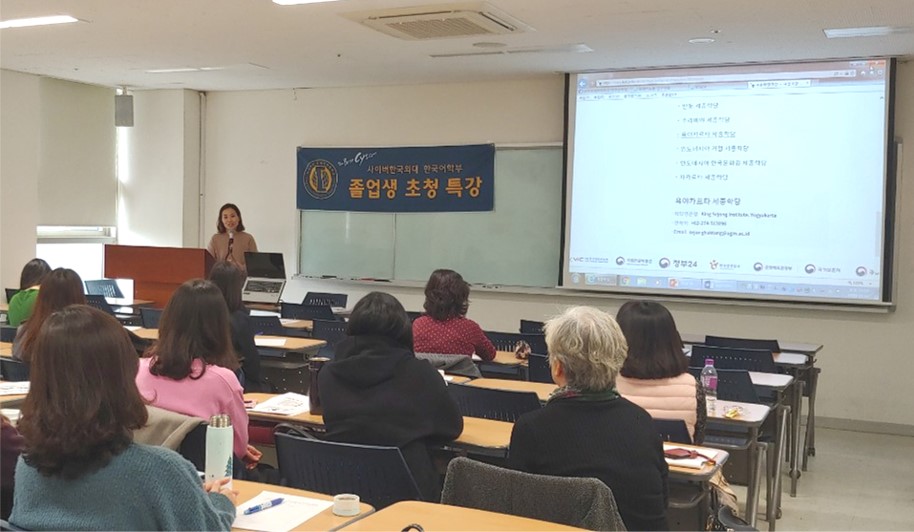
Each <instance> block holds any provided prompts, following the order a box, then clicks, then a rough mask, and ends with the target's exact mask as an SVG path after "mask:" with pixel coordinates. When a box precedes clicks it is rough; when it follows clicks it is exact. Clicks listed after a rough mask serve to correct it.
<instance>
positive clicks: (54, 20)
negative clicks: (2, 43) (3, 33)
mask: <svg viewBox="0 0 914 532" xmlns="http://www.w3.org/2000/svg"><path fill="white" fill-rule="evenodd" d="M71 22H79V20H77V19H75V18H73V17H71V16H70V15H54V16H51V17H32V18H14V19H10V20H4V21H3V22H0V30H2V29H6V28H27V27H29V26H50V25H51V24H69V23H71Z"/></svg>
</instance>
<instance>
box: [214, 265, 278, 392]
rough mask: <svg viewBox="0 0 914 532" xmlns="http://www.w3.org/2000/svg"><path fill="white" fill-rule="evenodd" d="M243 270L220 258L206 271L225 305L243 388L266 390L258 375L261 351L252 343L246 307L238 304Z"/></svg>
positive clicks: (252, 335) (252, 332)
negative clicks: (238, 361) (239, 361)
mask: <svg viewBox="0 0 914 532" xmlns="http://www.w3.org/2000/svg"><path fill="white" fill-rule="evenodd" d="M244 277H245V274H244V271H243V270H242V269H241V268H240V267H238V266H237V265H235V264H234V263H232V262H228V261H224V260H223V261H219V262H217V263H216V264H214V265H213V269H212V270H210V272H209V280H210V281H212V283H213V284H215V285H216V287H217V288H219V290H220V291H221V292H222V297H223V298H224V299H225V303H226V305H227V306H228V311H229V329H230V330H231V333H232V347H233V348H234V349H235V353H237V354H238V356H239V357H240V358H241V369H242V371H243V372H244V391H245V392H263V391H269V390H268V389H266V388H267V387H266V386H265V385H264V384H263V383H262V382H261V378H260V353H259V352H258V351H257V345H256V344H255V343H254V330H253V329H252V327H251V317H250V315H249V313H248V309H246V308H245V307H244V305H243V304H242V303H241V290H242V288H243V287H244Z"/></svg>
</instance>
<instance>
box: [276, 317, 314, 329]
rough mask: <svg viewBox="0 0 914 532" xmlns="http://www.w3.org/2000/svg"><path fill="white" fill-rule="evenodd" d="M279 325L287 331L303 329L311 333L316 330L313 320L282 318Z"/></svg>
mask: <svg viewBox="0 0 914 532" xmlns="http://www.w3.org/2000/svg"><path fill="white" fill-rule="evenodd" d="M279 323H280V324H282V326H283V327H285V328H287V329H301V330H303V331H310V330H311V329H313V328H314V322H313V321H312V320H290V319H285V318H280V319H279Z"/></svg>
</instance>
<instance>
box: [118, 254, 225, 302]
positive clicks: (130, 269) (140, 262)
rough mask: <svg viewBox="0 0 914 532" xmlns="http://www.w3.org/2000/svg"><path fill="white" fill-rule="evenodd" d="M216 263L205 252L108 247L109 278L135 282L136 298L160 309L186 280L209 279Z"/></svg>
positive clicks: (134, 295) (134, 296)
mask: <svg viewBox="0 0 914 532" xmlns="http://www.w3.org/2000/svg"><path fill="white" fill-rule="evenodd" d="M214 262H215V259H213V256H212V255H210V254H209V252H207V251H206V250H205V249H198V248H162V247H153V246H118V245H113V244H106V245H105V277H107V278H112V279H133V298H134V299H148V300H151V301H154V302H155V303H154V305H155V306H156V307H160V308H161V307H164V306H165V303H167V302H168V298H170V297H171V294H172V292H174V291H175V289H176V288H178V286H180V285H181V283H183V282H184V281H187V280H188V279H196V278H202V279H205V278H206V277H207V275H209V271H210V269H211V268H212V267H213V263H214Z"/></svg>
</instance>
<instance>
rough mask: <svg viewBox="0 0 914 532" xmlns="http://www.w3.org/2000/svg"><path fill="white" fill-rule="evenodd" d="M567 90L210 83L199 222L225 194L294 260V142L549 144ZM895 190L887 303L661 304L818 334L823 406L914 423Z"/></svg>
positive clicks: (837, 414)
mask: <svg viewBox="0 0 914 532" xmlns="http://www.w3.org/2000/svg"><path fill="white" fill-rule="evenodd" d="M563 90H564V89H563V80H562V77H561V76H553V77H548V78H539V79H532V80H526V81H510V82H493V83H466V84H448V85H425V86H409V87H370V88H350V89H311V90H296V91H291V90H289V91H256V92H230V93H216V94H210V95H208V105H207V109H206V114H207V120H206V137H207V140H206V143H205V158H206V167H207V170H206V172H207V178H206V187H205V194H206V200H205V215H206V216H207V220H208V217H209V216H210V215H213V216H214V213H215V210H216V209H218V206H219V205H220V204H221V203H223V202H225V201H235V202H237V203H238V204H239V205H240V207H241V208H242V209H243V212H244V219H245V223H246V225H247V226H248V228H249V229H250V231H251V232H252V233H253V234H254V235H255V236H256V237H257V241H258V244H259V247H260V248H261V249H263V250H272V251H282V252H283V253H284V254H285V259H286V264H287V265H289V266H290V268H289V269H290V270H291V269H292V266H293V265H295V264H296V258H297V256H298V253H297V246H298V241H299V235H298V231H299V229H298V218H299V216H298V212H297V211H296V210H295V177H294V176H295V148H296V147H297V146H301V145H309V146H337V145H339V146H347V145H350V146H363V145H366V146H396V145H417V144H418V145H423V144H446V143H476V142H495V143H498V144H504V143H538V142H557V141H561V140H562V135H563V129H562V128H563V106H564V96H563ZM896 134H897V136H898V137H900V138H904V137H906V136H907V137H911V138H914V66H912V65H908V64H904V65H901V67H900V69H899V79H898V96H897V122H896ZM906 149H907V150H908V151H910V148H909V147H906ZM912 165H914V157H907V158H905V168H904V169H903V170H904V173H906V174H908V175H912V172H914V169H912V168H911V166H912ZM902 185H903V183H902ZM901 194H902V198H901V208H900V209H899V212H900V219H899V233H898V235H897V241H898V253H899V257H898V262H899V266H900V267H899V272H898V275H897V277H896V280H897V284H898V298H897V301H898V306H897V310H896V311H895V312H892V313H888V314H873V313H863V312H845V311H835V310H806V309H799V308H775V307H754V306H738V305H728V304H707V303H681V302H677V303H670V304H669V307H670V309H671V310H672V312H673V313H674V315H675V317H676V320H677V322H678V324H679V327H680V329H681V330H683V331H689V332H706V333H717V334H726V335H734V336H754V337H776V338H780V339H785V340H792V341H796V342H807V343H823V344H825V349H824V350H823V351H822V353H821V355H820V357H819V365H820V366H821V367H822V368H823V374H822V380H821V385H820V390H819V404H818V413H819V415H821V416H827V417H832V418H845V419H852V420H860V421H868V422H876V423H892V424H903V425H914V409H911V408H910V404H911V400H910V397H909V393H908V389H909V387H908V383H909V382H910V380H911V375H912V374H914V356H912V354H911V346H912V345H914V284H912V283H914V278H912V271H911V270H912V268H911V265H912V264H914V256H912V255H914V245H912V243H911V240H910V239H911V226H912V223H914V212H912V209H911V207H910V206H911V205H912V204H914V187H907V188H905V187H903V186H902V191H901ZM556 200H557V201H558V200H559V198H556ZM312 252H315V253H319V252H320V251H319V250H312ZM309 288H310V289H315V288H324V289H333V288H340V289H342V290H345V291H348V292H350V293H351V294H352V295H353V296H358V295H362V294H364V293H366V292H367V291H368V290H370V289H372V288H374V289H382V290H386V291H389V292H392V293H394V294H395V295H397V296H398V297H400V298H401V299H402V300H403V302H404V305H405V306H406V307H407V308H408V309H411V310H418V309H420V308H421V303H422V296H421V290H419V289H416V288H402V287H393V286H389V285H379V286H378V287H365V286H351V285H349V286H347V285H341V284H338V283H333V282H315V281H295V282H293V283H291V284H290V286H289V288H288V289H287V290H288V291H287V293H286V297H287V298H288V299H291V300H294V299H295V298H297V297H301V296H302V295H303V294H304V292H305V291H306V290H308V289H309ZM621 302H622V300H620V299H615V298H612V297H586V296H553V295H549V296H544V295H518V294H508V293H500V292H483V291H475V292H474V293H473V295H472V306H471V309H470V317H471V318H474V319H476V320H478V321H479V322H480V323H481V324H482V326H483V327H484V328H488V329H496V330H516V328H517V322H518V319H519V318H530V319H542V318H545V317H548V316H550V315H553V314H556V313H558V312H559V311H561V309H562V308H564V307H565V306H567V305H574V304H590V305H595V306H598V307H601V308H605V309H607V310H609V311H613V312H614V311H615V310H616V309H617V308H618V306H619V305H620V304H621ZM909 428H910V427H909ZM905 430H907V429H905Z"/></svg>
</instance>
